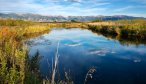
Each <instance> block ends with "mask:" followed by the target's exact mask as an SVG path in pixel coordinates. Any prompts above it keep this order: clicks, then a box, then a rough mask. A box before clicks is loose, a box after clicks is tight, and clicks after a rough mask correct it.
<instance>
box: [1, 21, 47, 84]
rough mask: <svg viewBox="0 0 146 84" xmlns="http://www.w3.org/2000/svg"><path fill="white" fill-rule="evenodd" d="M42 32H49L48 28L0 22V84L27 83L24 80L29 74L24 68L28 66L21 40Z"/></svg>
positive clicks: (30, 24)
mask: <svg viewBox="0 0 146 84" xmlns="http://www.w3.org/2000/svg"><path fill="white" fill-rule="evenodd" d="M44 31H49V28H48V27H47V26H45V25H40V24H39V25H38V24H36V23H34V22H28V21H21V20H10V19H8V20H0V84H24V83H26V82H27V81H28V80H25V78H26V73H31V72H29V71H28V69H29V68H26V66H27V67H28V66H29V65H28V64H27V48H25V46H24V45H23V40H24V39H27V38H30V37H32V36H34V35H36V34H39V35H40V34H42V33H41V32H44ZM32 75H33V73H31V75H30V76H32ZM27 77H28V76H27ZM36 77H37V76H36ZM24 80H25V81H24ZM34 80H35V81H36V80H37V79H34ZM32 81H33V80H32Z"/></svg>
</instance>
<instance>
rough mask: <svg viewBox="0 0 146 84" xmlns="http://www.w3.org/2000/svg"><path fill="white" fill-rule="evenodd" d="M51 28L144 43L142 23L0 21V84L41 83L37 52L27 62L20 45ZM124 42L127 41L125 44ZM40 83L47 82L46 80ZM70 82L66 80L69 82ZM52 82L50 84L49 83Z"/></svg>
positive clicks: (145, 25)
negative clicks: (81, 29)
mask: <svg viewBox="0 0 146 84" xmlns="http://www.w3.org/2000/svg"><path fill="white" fill-rule="evenodd" d="M53 27H56V28H57V27H58V28H61V27H65V28H78V27H80V28H81V27H83V28H87V29H90V30H92V31H94V32H96V33H99V34H101V35H105V36H107V37H111V38H116V39H119V40H121V39H130V40H132V42H133V41H139V40H140V41H142V42H143V40H146V20H120V21H107V22H51V23H41V22H32V21H23V20H12V19H0V83H1V84H24V83H25V84H34V83H36V82H37V83H42V81H43V80H40V79H41V77H40V75H38V74H39V71H38V64H37V62H38V60H39V53H36V55H35V56H34V58H32V59H29V57H28V52H29V51H28V49H27V47H26V46H25V44H24V42H25V40H27V39H30V38H33V37H37V36H40V35H43V34H44V33H48V32H49V29H51V28H53ZM126 42H127V41H126ZM44 82H45V83H46V82H48V83H51V82H50V80H44ZM69 82H70V81H69ZM53 83H54V81H53ZM70 83H72V82H70Z"/></svg>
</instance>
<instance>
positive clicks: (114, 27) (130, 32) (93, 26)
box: [87, 20, 146, 43]
mask: <svg viewBox="0 0 146 84" xmlns="http://www.w3.org/2000/svg"><path fill="white" fill-rule="evenodd" d="M87 25H88V28H89V29H90V30H92V31H94V32H96V33H99V34H102V35H104V36H106V37H112V38H115V39H117V40H122V39H123V40H129V41H130V40H131V42H136V41H141V42H143V43H144V40H145V39H146V20H119V21H107V22H94V23H88V24H87Z"/></svg>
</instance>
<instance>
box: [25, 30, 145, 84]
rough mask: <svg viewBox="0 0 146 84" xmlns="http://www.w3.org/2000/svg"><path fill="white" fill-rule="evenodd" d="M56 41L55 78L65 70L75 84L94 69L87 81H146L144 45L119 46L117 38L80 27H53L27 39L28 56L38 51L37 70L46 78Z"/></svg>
mask: <svg viewBox="0 0 146 84" xmlns="http://www.w3.org/2000/svg"><path fill="white" fill-rule="evenodd" d="M58 42H59V43H60V44H59V49H58V53H59V59H58V61H59V62H58V65H57V73H56V78H57V79H59V78H60V79H63V78H64V73H65V72H67V73H68V74H69V77H71V79H72V80H73V81H74V83H75V84H83V83H84V81H85V77H86V74H87V72H88V71H89V69H91V68H94V69H96V71H95V72H94V73H91V74H89V75H88V77H87V81H86V84H146V46H145V45H142V44H141V45H138V46H137V45H122V44H120V42H119V41H117V40H112V39H108V38H106V37H104V36H101V35H97V34H95V33H93V32H91V31H90V30H87V29H81V28H71V29H65V28H54V29H52V30H51V31H50V32H49V33H48V34H44V35H42V36H39V37H36V38H33V39H30V40H29V41H28V42H27V44H28V47H29V50H30V52H29V56H30V57H32V56H33V55H35V53H36V52H39V54H40V56H41V58H40V61H39V68H40V73H41V74H42V76H43V77H44V78H46V77H49V74H50V71H51V70H52V69H51V68H52V63H53V62H54V57H55V53H56V49H57V44H58Z"/></svg>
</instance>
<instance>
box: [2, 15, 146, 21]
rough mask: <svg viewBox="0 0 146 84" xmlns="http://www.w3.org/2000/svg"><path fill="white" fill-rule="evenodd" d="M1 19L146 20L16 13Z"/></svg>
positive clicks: (115, 16)
mask: <svg viewBox="0 0 146 84" xmlns="http://www.w3.org/2000/svg"><path fill="white" fill-rule="evenodd" d="M0 18H4V19H6V18H11V19H20V20H29V21H37V22H53V21H58V22H62V21H71V20H75V21H93V20H132V19H146V18H144V17H133V16H127V15H114V16H101V15H100V16H67V17H65V16H44V15H39V14H31V13H26V14H16V13H8V14H5V13H0Z"/></svg>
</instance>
